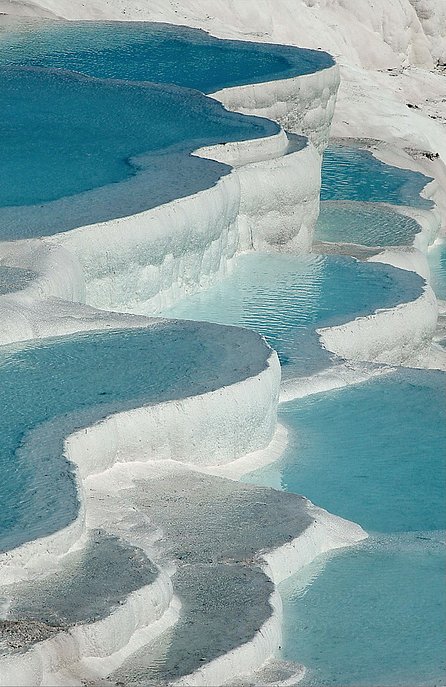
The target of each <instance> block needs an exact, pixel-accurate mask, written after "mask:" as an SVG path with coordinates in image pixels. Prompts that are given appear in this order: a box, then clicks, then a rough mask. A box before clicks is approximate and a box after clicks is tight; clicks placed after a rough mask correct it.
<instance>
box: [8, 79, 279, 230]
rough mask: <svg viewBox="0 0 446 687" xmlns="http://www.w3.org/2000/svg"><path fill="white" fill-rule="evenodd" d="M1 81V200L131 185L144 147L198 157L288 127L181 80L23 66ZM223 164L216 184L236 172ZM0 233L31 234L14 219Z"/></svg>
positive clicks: (27, 200)
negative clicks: (160, 81)
mask: <svg viewBox="0 0 446 687" xmlns="http://www.w3.org/2000/svg"><path fill="white" fill-rule="evenodd" d="M0 83H1V90H2V127H3V131H4V132H6V133H5V135H4V136H2V142H1V146H2V155H1V156H0V206H17V205H32V204H41V203H45V202H48V201H51V200H55V199H59V198H62V197H65V196H70V195H74V194H79V193H81V192H83V191H87V190H89V189H93V188H97V187H99V186H104V185H106V184H112V183H115V182H118V181H121V180H123V179H125V178H128V177H130V176H132V175H134V174H135V173H136V171H137V167H136V165H135V164H132V158H133V157H135V156H138V155H141V154H142V153H154V152H157V151H160V150H166V149H169V150H171V151H172V150H175V151H176V152H178V151H180V152H182V153H183V154H184V155H189V153H190V152H191V151H192V150H193V149H195V148H197V147H199V146H200V145H202V144H211V143H218V142H224V141H230V140H233V141H237V140H246V139H250V138H258V137H262V136H269V135H272V134H274V133H276V132H277V131H278V127H277V125H276V124H273V123H272V122H269V121H268V120H264V119H259V118H255V117H246V116H243V115H238V114H234V113H230V112H227V111H226V110H224V108H223V107H222V106H221V105H220V104H219V103H217V102H216V101H215V100H212V99H210V98H206V97H205V96H203V95H200V94H199V93H196V92H192V91H184V90H182V89H179V88H176V87H173V86H171V87H168V86H159V85H135V84H133V85H132V84H126V83H117V82H113V81H101V80H95V79H89V78H86V77H83V76H80V75H76V74H73V73H65V72H57V71H51V70H42V69H39V68H31V69H30V68H20V67H1V68H0ZM179 112H181V117H179V116H178V113H179ZM6 134H7V135H6ZM208 168H209V166H207V167H206V169H208ZM213 169H214V172H213V178H212V177H211V178H210V179H206V184H207V186H209V185H212V183H215V181H216V180H217V179H218V178H219V176H221V175H222V174H223V173H225V171H226V172H227V168H226V167H224V166H218V165H214V168H213ZM0 231H1V234H0V237H3V238H21V234H20V229H19V228H17V229H16V233H15V234H14V235H13V236H9V234H8V232H9V229H8V226H7V225H6V226H1V227H0ZM22 232H23V233H25V232H26V227H25V228H23V229H22ZM42 232H43V233H45V232H44V228H43V229H42Z"/></svg>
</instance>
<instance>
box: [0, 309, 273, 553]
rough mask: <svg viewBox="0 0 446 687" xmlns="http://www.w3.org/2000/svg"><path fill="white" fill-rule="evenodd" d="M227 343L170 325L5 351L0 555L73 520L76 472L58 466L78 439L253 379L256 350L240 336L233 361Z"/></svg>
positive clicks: (214, 331)
mask: <svg viewBox="0 0 446 687" xmlns="http://www.w3.org/2000/svg"><path fill="white" fill-rule="evenodd" d="M230 334H231V336H232V332H231V333H230ZM228 336H229V335H228V333H225V332H221V329H220V328H217V327H212V326H210V327H208V326H203V325H201V324H196V323H190V324H186V325H185V323H177V322H169V323H166V324H163V325H158V326H153V327H150V328H149V329H144V330H130V331H121V332H102V333H92V334H87V335H79V336H77V337H67V338H61V339H47V340H45V341H41V342H38V341H37V342H33V343H30V344H20V345H16V346H3V347H1V348H0V407H1V408H2V413H1V415H0V435H1V437H2V442H1V444H0V474H1V475H2V479H1V482H0V503H1V512H0V550H5V549H9V548H13V547H14V546H18V545H19V544H22V543H23V542H26V541H30V540H32V539H35V538H36V537H39V536H43V535H45V534H49V533H50V532H54V531H56V530H58V529H60V528H61V527H63V526H65V525H67V524H69V523H70V522H72V520H73V519H74V518H75V516H76V514H77V511H78V502H77V491H76V485H75V480H74V475H73V468H72V465H71V464H70V463H68V462H67V461H66V460H65V459H64V458H63V456H62V453H63V440H64V439H65V437H66V436H68V435H69V434H70V433H71V432H73V431H74V429H76V428H80V427H84V426H89V425H91V424H94V423H95V422H98V421H99V420H101V419H102V418H104V417H105V416H107V415H109V414H110V413H111V412H115V411H118V410H126V409H129V408H133V407H138V406H141V405H143V404H144V403H151V402H153V401H156V402H161V401H163V400H168V399H171V398H184V396H186V395H194V394H198V393H203V392H204V391H210V390H212V389H215V388H219V387H220V386H221V385H222V384H231V383H233V382H235V381H238V380H239V379H243V378H244V376H245V375H249V374H254V373H255V372H257V371H258V363H255V362H254V363H252V362H251V358H250V357H249V355H248V351H249V352H252V348H253V346H254V347H256V346H262V345H261V343H260V340H259V339H256V338H255V337H254V338H253V337H252V336H250V337H249V339H247V338H246V337H243V336H242V337H240V336H237V343H238V349H237V351H235V349H234V350H233V344H232V343H231V340H230V341H229V343H228ZM256 342H257V343H256ZM258 355H261V351H259V354H255V355H253V356H252V359H254V360H255V359H257V360H258ZM239 356H240V359H241V360H242V362H240V363H239ZM251 365H253V366H254V367H253V368H251ZM241 368H242V369H241ZM45 423H46V424H45ZM48 423H50V424H48ZM31 431H33V432H35V434H34V435H33V436H32V441H31V443H30V444H28V443H27V441H28V439H29V437H30V432H31Z"/></svg>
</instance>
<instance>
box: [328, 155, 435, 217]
mask: <svg viewBox="0 0 446 687" xmlns="http://www.w3.org/2000/svg"><path fill="white" fill-rule="evenodd" d="M429 181H432V179H431V178H430V177H426V176H424V174H421V173H420V172H412V171H411V170H408V169H401V168H400V167H392V166H391V165H386V164H384V162H381V161H380V160H377V159H376V158H375V157H373V155H372V153H370V152H369V151H367V150H364V149H362V148H359V147H354V146H353V147H351V146H344V145H331V146H329V147H328V148H327V150H326V151H325V153H324V157H323V160H322V187H321V200H360V201H367V202H374V203H392V204H393V205H411V206H413V207H419V208H431V207H433V203H432V201H431V200H428V199H426V198H422V197H421V195H420V193H421V191H422V190H423V188H424V187H425V185H426V184H427V183H428V182H429Z"/></svg>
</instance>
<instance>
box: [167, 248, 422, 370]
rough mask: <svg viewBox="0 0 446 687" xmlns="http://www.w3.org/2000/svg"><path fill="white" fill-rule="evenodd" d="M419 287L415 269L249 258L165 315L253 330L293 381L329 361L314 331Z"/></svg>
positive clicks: (414, 293) (343, 260)
mask: <svg viewBox="0 0 446 687" xmlns="http://www.w3.org/2000/svg"><path fill="white" fill-rule="evenodd" d="M353 285H354V288H353ZM422 288H423V280H422V279H421V278H420V277H418V276H417V275H415V274H414V273H413V272H406V271H404V270H398V269H395V268H393V267H390V266H389V265H383V264H379V263H362V262H358V261H356V260H354V259H353V258H349V257H346V256H334V255H331V256H318V255H307V256H295V257H291V256H286V255H272V254H261V253H254V254H253V253H251V254H246V255H241V256H240V257H238V258H237V260H236V262H235V265H234V268H233V271H232V272H231V274H230V275H228V276H227V277H226V278H225V279H222V280H220V281H219V282H218V283H216V284H215V285H214V286H212V287H211V288H209V289H207V290H206V291H201V292H198V293H196V294H194V295H193V296H190V297H187V298H185V299H184V300H182V301H180V302H179V303H177V305H175V306H174V307H172V308H170V309H169V310H166V311H165V312H164V313H163V314H164V315H167V316H169V317H179V318H185V319H195V320H208V321H211V322H220V323H222V324H235V325H241V326H243V327H248V328H250V329H255V330H256V331H258V332H260V333H261V334H263V335H264V336H265V337H266V339H267V341H268V343H269V344H270V345H271V346H272V347H273V348H274V349H275V350H276V351H277V352H278V354H279V358H280V361H281V364H282V366H283V375H284V376H285V377H293V376H297V375H308V374H311V373H312V372H315V371H317V370H319V369H321V368H323V367H325V366H327V365H328V364H329V363H330V356H329V354H328V353H327V352H326V351H324V350H323V349H322V348H321V347H320V345H319V342H318V338H317V335H316V333H315V329H316V328H317V327H320V326H323V325H329V324H339V323H341V322H346V321H349V320H352V319H354V318H355V317H357V316H359V315H365V314H370V313H372V312H373V311H374V310H375V309H376V308H389V307H393V306H395V305H397V304H398V303H402V302H404V301H410V300H413V299H415V298H417V297H418V296H419V295H420V294H421V291H422Z"/></svg>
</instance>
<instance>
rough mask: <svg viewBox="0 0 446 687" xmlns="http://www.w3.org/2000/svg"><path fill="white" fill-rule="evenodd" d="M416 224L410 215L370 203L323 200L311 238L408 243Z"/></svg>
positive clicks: (365, 243)
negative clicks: (313, 236)
mask: <svg viewBox="0 0 446 687" xmlns="http://www.w3.org/2000/svg"><path fill="white" fill-rule="evenodd" d="M419 231H420V225H419V224H418V222H416V221H415V220H414V219H412V218H411V217H407V216H406V215H401V214H400V213H398V212H395V211H394V210H392V209H390V208H387V207H384V206H381V205H377V204H373V203H361V202H359V201H348V200H326V201H323V202H322V203H321V210H320V214H319V218H318V221H317V225H316V231H315V239H316V240H319V241H328V242H333V243H338V242H339V243H355V244H359V245H362V246H371V247H373V246H407V245H409V246H410V245H412V244H413V241H414V238H415V236H416V235H417V234H418V233H419Z"/></svg>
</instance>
